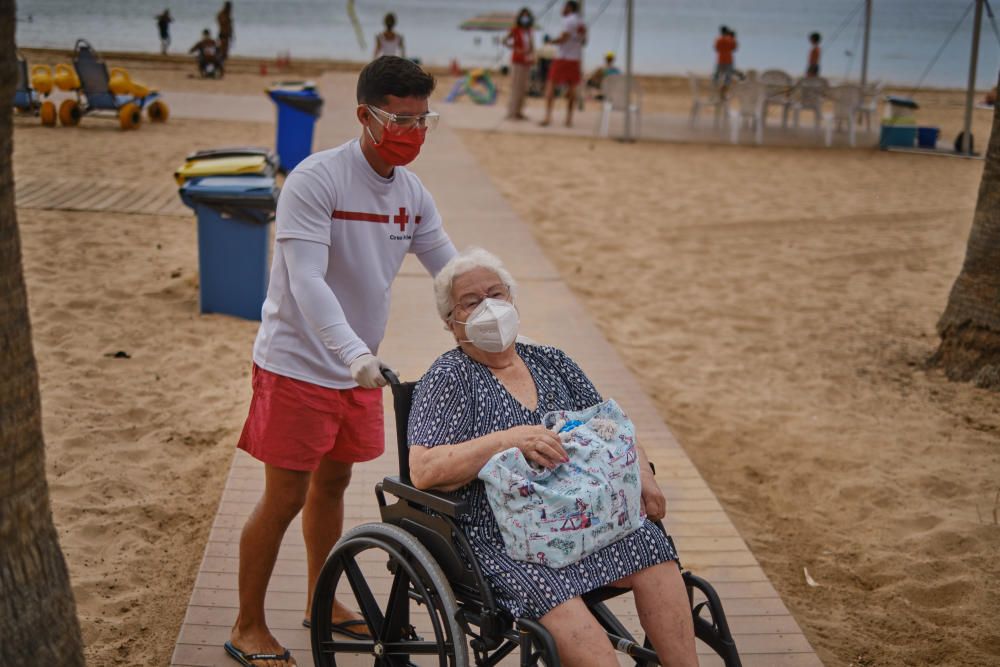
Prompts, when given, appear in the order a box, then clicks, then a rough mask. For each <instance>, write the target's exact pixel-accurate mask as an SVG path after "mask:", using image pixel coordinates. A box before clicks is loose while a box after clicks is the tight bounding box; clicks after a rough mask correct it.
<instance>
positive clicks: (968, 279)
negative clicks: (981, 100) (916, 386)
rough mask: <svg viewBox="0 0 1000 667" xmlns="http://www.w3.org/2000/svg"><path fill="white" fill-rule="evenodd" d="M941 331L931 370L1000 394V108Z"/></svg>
mask: <svg viewBox="0 0 1000 667" xmlns="http://www.w3.org/2000/svg"><path fill="white" fill-rule="evenodd" d="M937 329H938V334H940V336H941V345H940V346H939V347H938V349H937V351H936V352H935V353H934V356H933V357H931V363H932V364H935V365H938V366H941V367H942V368H944V370H945V372H946V373H947V375H948V377H949V378H950V379H952V380H959V381H963V382H964V381H969V380H972V381H974V382H975V383H976V385H978V386H980V387H983V388H989V389H996V390H1000V105H996V106H995V107H994V110H993V130H992V134H991V135H990V144H989V147H988V149H987V151H986V164H985V166H984V168H983V179H982V181H981V182H980V184H979V199H978V200H977V201H976V213H975V216H974V217H973V219H972V231H971V232H970V233H969V244H968V247H967V248H966V251H965V262H964V263H963V264H962V271H961V273H959V274H958V278H956V279H955V284H954V285H953V286H952V288H951V294H950V295H949V296H948V305H947V307H946V308H945V311H944V314H943V315H941V319H940V320H938V325H937Z"/></svg>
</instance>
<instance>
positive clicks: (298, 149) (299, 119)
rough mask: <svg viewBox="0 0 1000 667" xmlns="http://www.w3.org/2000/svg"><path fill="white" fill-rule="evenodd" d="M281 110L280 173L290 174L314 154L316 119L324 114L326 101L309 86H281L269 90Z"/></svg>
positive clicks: (278, 141) (302, 84)
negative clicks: (324, 102) (296, 166)
mask: <svg viewBox="0 0 1000 667" xmlns="http://www.w3.org/2000/svg"><path fill="white" fill-rule="evenodd" d="M267 94H268V95H269V96H270V97H271V99H272V100H273V101H274V103H275V105H276V106H277V107H278V129H277V139H276V143H277V146H278V157H279V158H280V160H281V169H282V171H284V172H285V173H288V172H290V171H291V170H292V169H294V168H295V165H297V164H298V163H299V162H302V160H304V159H306V158H307V157H309V154H310V153H312V145H313V133H314V131H315V129H316V119H317V118H319V117H320V115H321V114H322V112H323V98H322V97H320V96H319V93H317V92H316V88H315V87H314V86H313V85H312V84H310V83H308V82H297V83H282V84H277V85H275V86H272V87H271V88H268V89H267Z"/></svg>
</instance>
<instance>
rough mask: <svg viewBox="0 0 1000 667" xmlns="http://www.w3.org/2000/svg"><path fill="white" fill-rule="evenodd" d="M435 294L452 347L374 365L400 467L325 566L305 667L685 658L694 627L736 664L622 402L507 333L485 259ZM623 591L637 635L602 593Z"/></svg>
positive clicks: (500, 283) (447, 272)
mask: <svg viewBox="0 0 1000 667" xmlns="http://www.w3.org/2000/svg"><path fill="white" fill-rule="evenodd" d="M434 289H435V296H436V300H437V307H438V312H439V314H440V315H441V318H442V319H443V320H444V323H445V328H446V329H447V330H448V331H450V332H451V333H452V334H453V335H454V336H455V340H456V342H457V343H458V346H457V347H456V348H455V349H452V350H451V351H449V352H446V353H445V354H443V355H441V357H439V358H438V359H437V361H435V363H434V364H433V365H432V366H431V368H430V369H429V370H428V371H427V373H426V374H425V375H424V376H423V378H421V380H420V381H419V382H418V383H401V382H400V381H399V379H398V378H397V377H396V376H395V374H394V373H393V372H392V371H390V370H388V369H385V370H384V371H383V374H384V375H385V376H386V378H387V379H388V380H389V382H390V384H391V385H392V394H393V404H394V410H395V414H396V440H397V451H398V454H399V476H398V477H396V476H391V477H385V478H383V479H382V480H381V481H379V482H377V483H376V484H375V495H376V498H377V500H378V510H379V514H380V515H381V519H382V521H381V523H363V524H361V525H358V526H355V527H354V528H352V529H351V530H349V531H347V532H346V533H345V534H344V535H343V537H341V539H340V540H339V541H338V542H337V544H336V545H335V547H334V548H333V550H332V551H331V553H330V556H329V558H328V559H327V561H326V564H325V565H324V566H323V569H322V571H321V572H320V576H319V579H318V581H317V583H316V588H315V594H314V596H313V603H312V616H311V619H310V625H311V628H312V630H311V645H312V650H313V657H314V660H315V661H316V665H317V666H318V667H336V665H338V664H344V663H343V662H342V661H341V659H340V658H338V655H340V654H352V655H357V654H362V655H367V656H371V657H373V658H374V664H376V665H388V666H390V667H413V666H414V665H417V664H420V665H425V664H435V665H438V666H439V667H464V666H466V665H468V664H470V658H472V659H473V660H474V663H475V664H476V665H481V666H483V667H488V666H493V665H498V664H500V663H501V661H503V660H504V659H505V657H506V656H508V655H509V654H511V653H513V652H514V651H517V650H520V661H519V664H520V665H521V667H534V666H537V665H539V664H540V663H541V664H545V665H546V666H547V667H560V665H567V666H571V667H577V666H580V665H582V666H590V665H595V666H596V665H601V666H602V667H603V666H604V665H614V664H618V661H617V658H616V656H615V650H617V651H620V652H622V653H625V654H627V655H628V656H629V657H630V658H631V659H632V660H633V661H634V663H635V665H636V666H637V667H648V666H650V665H696V664H697V656H696V653H695V645H694V638H695V637H696V636H697V638H698V639H699V640H701V641H702V642H704V643H705V644H706V645H708V646H709V647H710V648H711V649H712V650H713V651H715V652H716V653H717V654H718V655H719V656H720V657H721V658H722V659H723V661H724V663H725V665H726V667H740V665H741V662H740V657H739V654H738V652H737V650H736V645H735V643H734V642H733V637H732V634H731V632H730V630H729V626H728V623H727V621H726V616H725V613H724V611H723V609H722V603H721V601H720V599H719V597H718V595H717V594H716V592H715V590H714V588H712V586H711V585H710V584H709V583H708V582H707V581H705V580H704V579H701V578H700V577H698V576H696V575H694V574H692V573H691V572H686V571H685V572H683V575H682V574H681V572H680V568H679V562H678V560H677V552H676V551H675V550H674V546H673V542H672V540H671V539H670V537H669V536H667V535H666V533H665V531H664V530H663V529H662V525H661V524H659V523H658V522H657V523H653V522H654V521H657V520H658V519H660V518H662V517H663V516H664V514H665V511H666V502H665V499H664V496H663V493H662V492H661V491H660V489H659V487H658V486H657V485H656V481H655V479H654V476H653V474H652V467H651V466H650V464H649V462H648V460H647V459H646V456H645V454H644V453H643V452H642V449H641V448H640V447H639V446H638V444H637V442H636V439H635V433H634V427H633V426H632V424H631V422H630V421H628V419H627V417H625V416H624V413H622V412H621V411H620V409H618V407H617V405H616V404H615V403H614V401H613V400H608V401H604V402H602V398H601V395H600V394H599V393H598V392H597V390H596V389H595V388H594V386H593V384H591V382H590V380H588V379H587V376H586V375H585V374H584V373H583V371H582V370H580V368H579V367H578V366H577V365H576V364H575V363H574V362H573V361H572V360H571V359H570V358H569V357H568V356H566V355H565V354H564V353H563V352H561V351H560V350H558V349H556V348H553V347H546V346H541V345H536V344H534V343H531V344H527V343H528V342H530V341H527V340H526V339H522V338H519V337H518V336H517V329H518V325H519V318H518V314H517V311H516V309H515V308H514V306H513V303H514V297H515V296H516V292H517V285H516V283H515V281H514V279H513V277H512V276H511V275H510V273H509V272H508V271H507V270H506V269H505V268H504V267H503V264H502V263H501V262H500V260H499V259H497V258H496V257H495V256H493V255H491V254H490V253H487V252H486V251H484V250H481V249H469V250H466V251H464V252H462V253H460V254H459V255H458V256H457V257H455V258H454V259H453V260H452V261H451V262H449V264H448V265H446V266H445V267H444V268H443V269H442V270H441V272H440V273H439V274H438V276H437V277H436V278H435V283H434ZM553 420H556V421H555V422H554V423H553ZM598 441H599V442H598ZM515 473H516V474H515ZM518 474H521V475H522V476H521V477H518V476H517V475H518ZM560 484H562V486H560ZM387 493H388V494H390V495H391V496H394V497H396V498H397V500H396V501H395V502H388V501H387ZM387 571H388V573H389V577H387V576H386V572H387ZM628 590H631V591H632V593H633V596H634V599H635V604H636V608H637V610H638V617H639V621H640V624H641V625H642V627H643V629H644V630H645V634H646V636H645V639H644V640H643V641H642V642H641V643H640V641H638V640H636V639H635V638H634V637H633V636H632V634H631V633H630V631H629V630H628V628H626V627H625V625H624V624H623V623H622V622H621V621H620V620H619V619H618V618H617V617H616V616H615V615H614V613H612V611H611V609H610V608H609V607H608V606H606V605H605V604H604V603H605V601H607V600H610V599H611V598H614V597H616V596H618V595H621V594H622V593H625V592H627V591H628ZM348 597H349V598H351V599H352V602H353V603H354V604H357V606H358V607H359V608H360V610H361V615H362V617H363V618H364V621H365V624H366V626H367V627H366V629H365V630H366V631H365V632H357V633H354V634H351V635H348V636H347V637H345V636H344V633H343V632H342V630H341V629H339V628H338V627H337V626H336V625H335V624H334V623H333V622H332V621H331V610H332V608H333V606H334V605H335V604H338V602H337V600H338V599H346V598H348ZM470 650H471V653H472V654H473V655H472V656H470V655H469V653H470ZM347 664H358V663H356V662H353V661H352V662H348V663H347ZM504 664H506V663H504Z"/></svg>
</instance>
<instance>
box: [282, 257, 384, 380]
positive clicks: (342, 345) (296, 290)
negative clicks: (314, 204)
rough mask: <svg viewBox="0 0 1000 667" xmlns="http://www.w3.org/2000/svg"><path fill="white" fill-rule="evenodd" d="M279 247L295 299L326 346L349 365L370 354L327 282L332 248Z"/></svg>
mask: <svg viewBox="0 0 1000 667" xmlns="http://www.w3.org/2000/svg"><path fill="white" fill-rule="evenodd" d="M276 246H277V249H278V252H281V253H283V254H284V256H285V265H286V266H287V267H288V281H289V287H290V289H291V292H292V296H294V297H295V302H296V303H297V304H298V306H299V310H301V311H302V314H303V315H304V316H305V318H306V321H307V322H309V325H310V326H311V327H312V328H313V329H314V330H315V331H316V332H317V333H318V334H319V337H320V340H322V341H323V344H324V345H325V346H326V347H328V348H329V349H330V350H332V351H333V352H334V353H335V354H336V355H337V356H338V357H340V360H341V361H343V362H344V363H345V364H347V365H350V363H351V362H352V361H354V360H355V359H357V358H358V357H360V356H361V355H363V354H371V350H369V349H368V346H367V345H366V344H365V342H364V341H363V340H361V338H360V337H359V336H358V335H357V334H356V333H354V330H353V329H352V328H351V325H350V324H348V323H347V317H346V316H345V315H344V309H343V307H342V306H341V305H340V300H339V299H337V295H336V294H335V293H334V291H333V289H331V288H330V285H328V284H327V282H326V270H327V267H328V264H329V261H330V260H329V257H330V251H329V248H327V246H325V245H324V244H322V243H317V242H315V241H306V240H303V239H294V238H289V239H283V240H280V241H278V242H277V244H276Z"/></svg>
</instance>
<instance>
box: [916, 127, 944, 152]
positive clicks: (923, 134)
mask: <svg viewBox="0 0 1000 667" xmlns="http://www.w3.org/2000/svg"><path fill="white" fill-rule="evenodd" d="M939 133H940V129H939V128H936V127H918V128H917V146H919V147H920V148H937V140H938V134H939Z"/></svg>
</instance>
